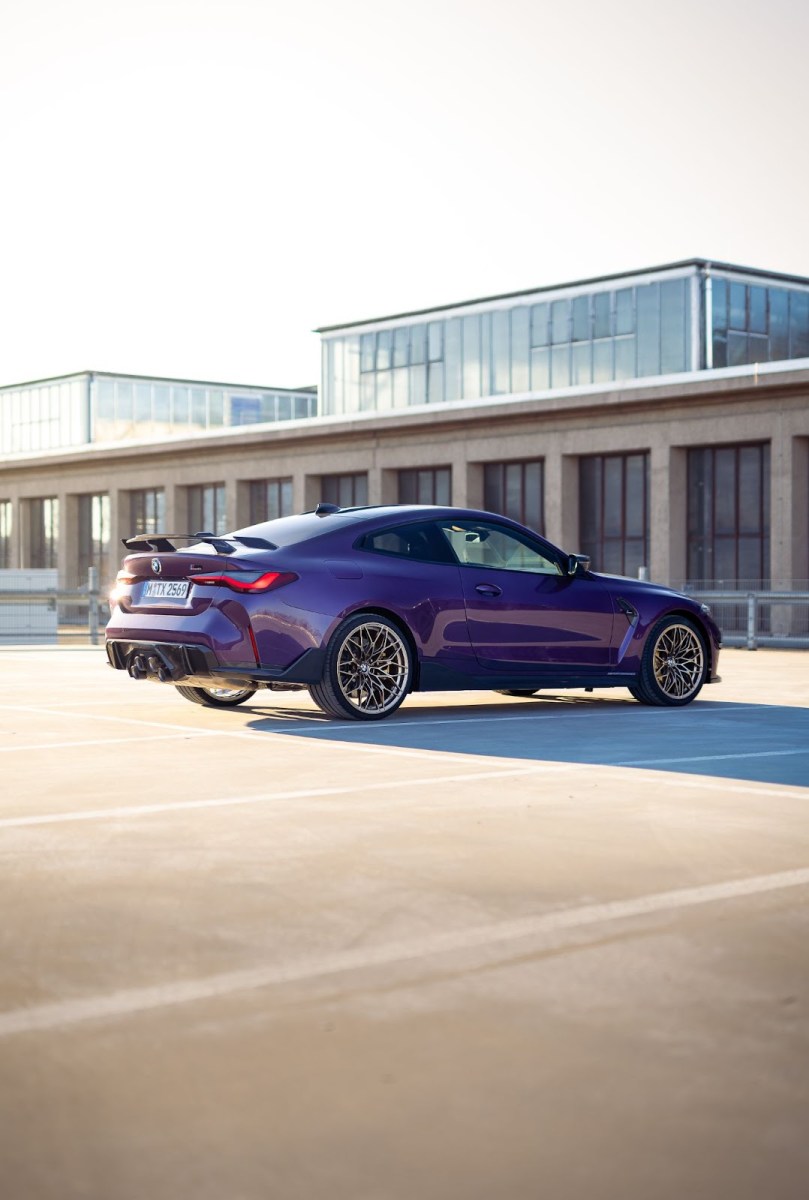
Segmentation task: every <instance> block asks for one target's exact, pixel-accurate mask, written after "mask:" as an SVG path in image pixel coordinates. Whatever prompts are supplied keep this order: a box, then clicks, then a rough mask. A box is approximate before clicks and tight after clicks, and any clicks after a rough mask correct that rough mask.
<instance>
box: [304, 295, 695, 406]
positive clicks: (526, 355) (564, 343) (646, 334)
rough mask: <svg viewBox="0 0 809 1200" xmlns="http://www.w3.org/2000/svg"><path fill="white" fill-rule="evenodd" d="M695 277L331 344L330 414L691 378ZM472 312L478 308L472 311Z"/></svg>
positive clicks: (539, 300)
mask: <svg viewBox="0 0 809 1200" xmlns="http://www.w3.org/2000/svg"><path fill="white" fill-rule="evenodd" d="M691 302H692V301H691V288H690V281H689V278H688V277H687V276H679V277H677V278H673V279H662V280H656V281H653V282H649V283H643V284H639V285H637V286H630V285H627V286H624V287H615V288H609V289H604V290H599V291H588V292H581V293H578V294H569V295H564V296H560V297H559V298H557V299H552V298H546V296H545V294H544V293H537V294H536V296H535V297H534V298H532V297H531V296H526V297H524V298H520V301H519V302H516V301H515V303H514V304H513V305H511V306H509V307H502V306H498V307H496V308H493V309H491V310H489V311H487V310H481V309H480V306H479V305H475V306H474V311H470V312H466V313H464V312H459V313H458V314H457V315H453V316H447V317H444V318H441V319H435V320H423V321H418V322H412V321H407V322H406V323H402V324H401V325H399V326H398V327H396V328H384V329H376V330H367V331H366V332H361V333H351V332H347V333H346V334H345V335H344V336H335V337H332V336H327V337H326V338H325V339H324V344H323V368H324V369H323V397H322V406H321V411H322V412H323V413H352V412H364V411H386V410H389V409H397V408H407V407H409V406H410V405H421V404H435V403H440V402H443V401H456V400H478V399H480V398H482V397H486V396H504V395H513V394H520V393H523V392H529V391H545V390H547V389H550V388H567V387H580V386H582V385H585V384H592V383H605V382H609V381H611V380H621V379H634V378H637V377H640V376H646V375H661V374H670V373H673V372H678V371H687V370H690V368H691V328H692V312H691ZM470 307H471V306H470Z"/></svg>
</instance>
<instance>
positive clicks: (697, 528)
mask: <svg viewBox="0 0 809 1200" xmlns="http://www.w3.org/2000/svg"><path fill="white" fill-rule="evenodd" d="M688 579H689V581H690V582H691V584H692V585H700V584H705V585H707V586H709V587H721V586H724V585H732V586H735V585H736V584H745V585H747V586H750V587H768V586H769V581H770V447H769V445H768V444H767V443H757V444H754V445H737V446H698V447H693V448H691V449H690V450H689V451H688Z"/></svg>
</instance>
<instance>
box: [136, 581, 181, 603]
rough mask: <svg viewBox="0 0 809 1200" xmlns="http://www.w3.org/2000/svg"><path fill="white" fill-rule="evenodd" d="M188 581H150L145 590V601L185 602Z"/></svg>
mask: <svg viewBox="0 0 809 1200" xmlns="http://www.w3.org/2000/svg"><path fill="white" fill-rule="evenodd" d="M187 595H188V580H187V579H150V580H149V582H148V583H147V584H146V587H145V588H144V589H143V596H142V599H143V600H185V598H186V596H187Z"/></svg>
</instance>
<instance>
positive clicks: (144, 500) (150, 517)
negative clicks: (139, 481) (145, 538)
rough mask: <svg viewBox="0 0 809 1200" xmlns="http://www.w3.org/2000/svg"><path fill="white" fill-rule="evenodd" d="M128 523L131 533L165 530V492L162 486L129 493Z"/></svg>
mask: <svg viewBox="0 0 809 1200" xmlns="http://www.w3.org/2000/svg"><path fill="white" fill-rule="evenodd" d="M129 525H130V531H131V533H132V534H136V533H166V532H167V530H166V493H165V492H164V491H163V489H162V488H143V489H142V490H140V491H137V492H130V493H129Z"/></svg>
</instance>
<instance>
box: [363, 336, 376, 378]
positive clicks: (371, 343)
mask: <svg viewBox="0 0 809 1200" xmlns="http://www.w3.org/2000/svg"><path fill="white" fill-rule="evenodd" d="M375 363H376V337H375V335H374V334H373V333H364V334H363V335H362V337H361V338H360V370H361V371H373V369H374V365H375Z"/></svg>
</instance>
